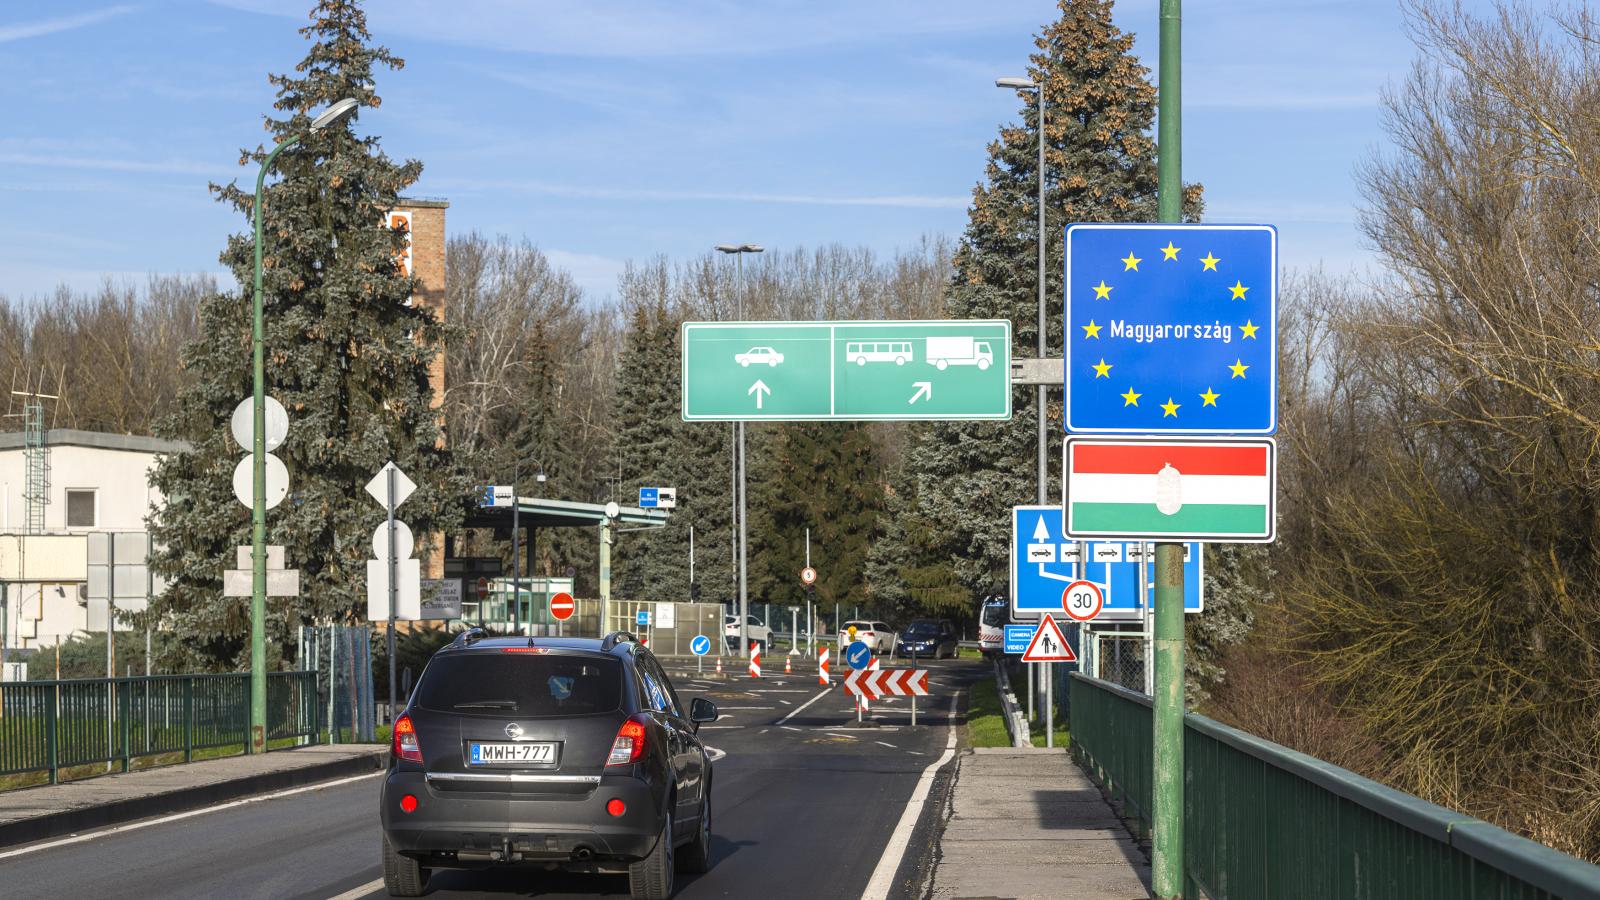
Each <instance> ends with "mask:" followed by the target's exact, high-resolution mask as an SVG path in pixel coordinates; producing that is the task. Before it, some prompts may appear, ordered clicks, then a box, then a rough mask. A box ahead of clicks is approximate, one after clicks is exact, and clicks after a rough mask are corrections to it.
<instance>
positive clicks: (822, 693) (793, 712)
mask: <svg viewBox="0 0 1600 900" xmlns="http://www.w3.org/2000/svg"><path fill="white" fill-rule="evenodd" d="M831 693H833V688H823V689H822V690H820V691H818V692H817V695H816V696H815V697H812V698H811V699H810V700H807V701H806V702H804V703H802V704H800V705H799V706H796V707H795V708H794V709H792V710H790V711H789V714H788V715H786V716H784V717H783V718H781V719H779V720H778V724H779V725H782V724H783V723H785V722H787V721H789V720H790V719H792V718H794V717H795V716H798V715H800V711H801V710H803V709H805V708H806V707H808V706H810V705H811V704H813V703H815V702H817V701H818V700H821V699H822V698H823V697H826V696H828V695H829V694H831Z"/></svg>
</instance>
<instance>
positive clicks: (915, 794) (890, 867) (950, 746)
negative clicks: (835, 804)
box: [861, 695, 960, 900]
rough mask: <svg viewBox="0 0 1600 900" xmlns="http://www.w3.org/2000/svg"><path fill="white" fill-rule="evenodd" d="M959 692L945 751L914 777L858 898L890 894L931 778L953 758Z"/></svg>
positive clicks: (953, 700)
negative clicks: (914, 785)
mask: <svg viewBox="0 0 1600 900" xmlns="http://www.w3.org/2000/svg"><path fill="white" fill-rule="evenodd" d="M959 696H960V695H956V696H952V697H951V698H950V724H949V725H948V726H946V727H947V728H948V729H949V732H948V737H946V738H945V742H944V753H942V754H940V756H939V758H938V759H936V760H934V761H933V762H931V763H929V764H928V767H927V768H925V769H923V770H922V777H921V778H919V779H917V788H916V790H914V791H912V792H911V799H910V800H908V801H907V802H906V810H905V812H903V813H901V814H900V824H898V825H896V826H895V828H894V833H892V834H890V835H889V844H888V846H886V847H884V848H883V856H882V857H881V858H880V859H879V860H878V867H877V868H875V869H873V870H872V879H871V880H870V881H868V882H867V889H866V891H864V892H863V893H862V894H861V900H885V898H887V897H888V896H889V889H890V888H892V887H894V873H895V871H896V870H898V869H899V868H900V861H901V860H902V859H904V858H905V855H906V845H907V844H909V843H911V832H912V831H913V830H914V829H915V828H916V827H917V818H918V817H919V816H920V815H922V807H923V805H924V804H926V803H927V801H928V794H929V793H931V792H932V791H933V779H934V777H935V776H937V775H938V773H939V769H941V768H943V767H944V764H945V763H947V762H949V761H950V760H952V759H954V758H955V755H956V700H957V699H958V697H959Z"/></svg>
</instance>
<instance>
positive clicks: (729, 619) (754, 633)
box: [722, 616, 772, 650]
mask: <svg viewBox="0 0 1600 900" xmlns="http://www.w3.org/2000/svg"><path fill="white" fill-rule="evenodd" d="M748 618H749V620H750V623H749V634H750V643H752V644H760V645H761V646H762V647H771V646H772V629H771V628H768V627H767V626H766V624H765V623H763V622H762V621H761V620H760V619H758V618H756V617H755V616H749V617H748ZM722 634H723V637H725V638H726V639H727V641H728V646H729V647H730V648H731V649H733V650H738V649H739V617H738V616H726V617H724V618H723V620H722Z"/></svg>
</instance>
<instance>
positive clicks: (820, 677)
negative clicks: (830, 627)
mask: <svg viewBox="0 0 1600 900" xmlns="http://www.w3.org/2000/svg"><path fill="white" fill-rule="evenodd" d="M832 683H833V677H832V676H831V675H830V674H829V673H828V648H827V647H823V648H822V653H821V655H819V656H818V657H817V684H820V685H822V686H823V687H827V686H828V685H830V684H832Z"/></svg>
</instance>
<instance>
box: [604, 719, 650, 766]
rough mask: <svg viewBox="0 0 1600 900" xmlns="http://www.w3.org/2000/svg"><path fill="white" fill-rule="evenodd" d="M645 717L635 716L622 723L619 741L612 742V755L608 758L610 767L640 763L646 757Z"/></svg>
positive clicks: (618, 735)
mask: <svg viewBox="0 0 1600 900" xmlns="http://www.w3.org/2000/svg"><path fill="white" fill-rule="evenodd" d="M644 735H645V727H644V717H643V716H635V717H633V718H631V719H629V720H627V721H626V722H623V723H622V727H621V728H618V729H617V739H616V740H614V741H612V742H611V755H610V756H609V757H607V758H606V765H608V766H625V765H627V764H629V763H632V762H638V761H639V757H641V756H644Z"/></svg>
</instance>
